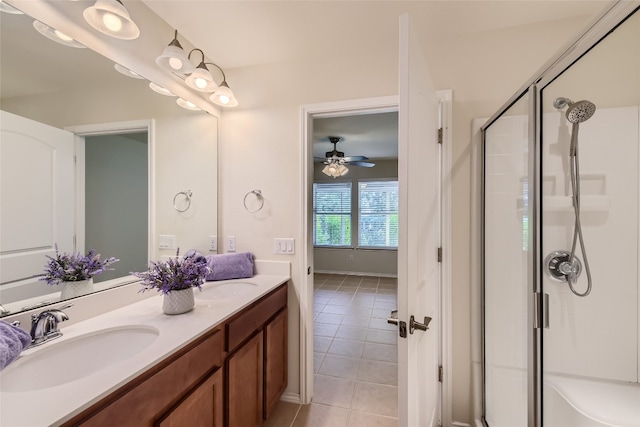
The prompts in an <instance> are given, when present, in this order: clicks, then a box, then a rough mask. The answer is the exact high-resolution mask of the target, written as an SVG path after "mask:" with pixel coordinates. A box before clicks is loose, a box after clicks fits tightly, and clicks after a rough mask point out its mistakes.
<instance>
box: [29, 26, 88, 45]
mask: <svg viewBox="0 0 640 427" xmlns="http://www.w3.org/2000/svg"><path fill="white" fill-rule="evenodd" d="M33 28H35V29H36V30H37V31H38V32H39V33H40V34H42V35H43V36H45V37H46V38H48V39H49V40H53V41H54V42H56V43H60V44H62V45H65V46H68V47H75V48H78V49H84V48H86V46H85V45H83V44H82V43H80V42H78V41H76V40H74V39H72V38H71V37H69V36H68V35H66V34H64V33H63V32H61V31H58V30H56V29H53V28H51V27H50V26H48V25H47V24H44V23H42V22H40V21H38V20H36V21H33Z"/></svg>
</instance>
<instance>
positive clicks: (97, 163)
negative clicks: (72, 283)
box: [0, 3, 218, 315]
mask: <svg viewBox="0 0 640 427" xmlns="http://www.w3.org/2000/svg"><path fill="white" fill-rule="evenodd" d="M18 5H19V3H18ZM33 23H34V18H32V17H30V16H28V15H26V14H8V13H4V12H3V13H0V43H1V45H0V55H1V58H0V66H1V70H0V73H1V74H0V79H1V80H0V109H1V110H2V114H3V116H2V121H1V122H0V125H1V127H2V128H3V131H5V128H6V127H11V126H15V125H16V124H15V122H16V121H17V123H18V124H17V125H18V126H22V129H25V132H34V131H39V130H40V128H42V129H44V131H47V130H50V131H52V132H54V135H55V132H57V131H60V132H67V133H68V134H69V135H71V137H72V141H71V144H72V145H71V147H72V151H71V154H70V156H71V157H70V159H71V160H70V162H71V163H60V164H58V165H57V169H56V167H53V171H54V172H56V173H58V175H52V176H53V178H51V179H49V180H48V181H47V180H46V178H45V181H43V182H38V181H37V180H35V181H34V180H32V179H31V176H33V175H36V174H35V173H29V172H30V171H32V172H33V171H34V170H37V171H40V170H42V168H43V164H44V165H45V167H46V166H47V158H46V156H45V158H44V163H43V159H42V158H40V163H38V161H39V157H38V156H37V155H35V154H33V152H34V150H31V151H29V149H28V148H25V147H24V146H20V148H19V150H22V151H18V152H16V153H14V155H15V156H17V157H16V161H12V162H9V163H11V165H9V164H5V163H8V162H4V163H3V175H2V182H1V184H2V192H1V193H0V196H1V198H2V203H1V206H2V209H3V211H2V215H0V226H1V228H2V234H0V264H1V265H0V267H1V271H0V304H1V305H2V308H1V309H0V311H3V314H4V315H7V314H14V313H16V312H19V311H21V310H25V309H29V308H32V307H34V306H36V307H37V306H39V305H45V304H50V303H55V302H58V301H60V300H61V299H66V298H69V297H73V296H74V295H77V294H73V293H64V294H63V292H62V291H61V289H60V286H49V285H47V284H46V282H44V281H42V280H38V277H33V276H37V275H38V274H42V273H43V272H44V269H45V264H46V262H47V258H46V255H53V254H54V253H55V246H56V245H57V246H58V249H59V251H60V252H61V253H63V252H66V253H82V254H84V253H87V251H89V250H90V249H94V250H95V251H96V252H98V253H100V254H102V257H103V258H105V257H111V256H113V257H116V258H118V259H120V261H119V262H117V263H115V264H113V265H112V266H111V268H113V270H109V271H107V272H105V273H103V274H101V275H99V276H95V278H94V284H93V290H95V291H98V290H103V289H108V288H110V287H112V286H118V285H122V284H126V283H130V282H131V280H132V279H133V278H132V276H130V272H132V271H142V270H144V269H145V268H146V266H147V263H148V261H149V260H156V259H159V258H161V257H162V256H170V255H173V254H175V252H176V250H177V249H178V248H180V249H181V252H186V251H187V250H188V249H191V248H197V249H200V250H204V249H205V248H206V247H207V246H206V239H207V237H208V236H209V235H215V234H217V233H216V229H217V226H216V222H217V216H216V212H217V194H216V191H215V188H216V182H217V180H216V177H217V168H216V163H217V140H216V138H217V125H218V124H217V118H216V117H215V116H213V115H210V114H207V113H204V112H202V111H200V112H194V111H188V110H184V109H182V108H180V107H179V106H178V105H177V104H176V98H175V97H168V96H163V95H159V94H157V93H155V92H153V91H152V90H150V88H149V82H148V81H147V80H146V79H140V78H133V77H131V76H128V75H126V73H125V74H123V73H121V72H118V71H117V70H116V67H115V64H114V62H113V61H112V60H110V59H107V58H105V57H103V56H102V55H99V54H97V53H96V52H94V51H92V50H91V49H88V48H75V47H70V46H66V45H62V44H59V43H56V42H54V41H52V40H49V39H47V38H45V37H44V36H43V35H42V34H40V33H39V32H38V31H36V29H35V28H34V24H33ZM141 31H144V28H141ZM168 37H170V34H169V35H168ZM162 48H163V45H161V44H160V45H159V46H158V51H161V49H162ZM139 77H140V76H139ZM61 130H62V131H61ZM15 133H16V132H15V130H14V134H15ZM17 133H19V134H20V135H22V131H18V132H17ZM176 137H178V140H176ZM51 138H53V137H51V136H45V137H41V138H40V139H42V140H46V141H47V142H48V141H50V140H51ZM184 139H186V141H185V140H184ZM7 140H9V138H3V139H2V141H7ZM5 145H6V144H5ZM5 145H3V150H4V149H5ZM61 152H63V150H58V151H57V152H56V157H60V155H59V153H61ZM21 153H22V154H21ZM5 158H8V156H5ZM5 160H6V159H5ZM9 166H11V167H9ZM193 166H196V168H194V167H193ZM199 166H200V167H201V169H200V170H199V171H198V167H199ZM70 169H72V170H73V172H72V173H68V172H69V170H70ZM194 169H195V170H196V171H197V172H200V173H199V174H198V173H194ZM159 171H162V174H161V175H162V176H158V175H159V174H158V172H159ZM61 172H62V175H64V176H62V177H60V176H59V175H60V173H61ZM52 173H53V172H52ZM156 176H157V178H156V179H154V177H156ZM45 177H46V175H45ZM17 182H21V185H20V186H18V185H16V183H17ZM44 187H55V188H54V189H53V190H52V191H51V192H50V193H51V194H54V195H55V198H56V199H55V200H53V201H51V200H47V196H46V194H45V193H46V192H45V191H42V188H44ZM185 190H189V191H191V193H192V194H193V198H192V200H191V205H190V209H189V210H187V211H185V212H180V211H181V210H182V208H183V206H179V210H180V211H179V210H178V209H175V207H174V204H175V203H174V201H175V202H176V203H178V204H181V203H183V202H184V201H183V200H182V199H181V197H178V199H175V197H174V196H175V195H177V194H180V192H181V191H185ZM41 193H42V194H41ZM51 197H54V196H51ZM65 197H66V199H62V198H65ZM58 198H60V199H58ZM69 200H70V201H71V202H69ZM45 201H46V203H44V202H45ZM43 206H45V207H46V208H43ZM49 206H54V207H55V206H58V210H55V209H54V210H52V211H50V210H48V207H49ZM52 218H54V219H55V221H53V220H52ZM42 223H44V225H43V224H42ZM43 230H44V231H43ZM38 232H40V233H44V235H45V236H49V237H48V238H45V239H40V238H38V236H39V235H38ZM157 234H162V235H167V236H170V237H172V239H170V240H171V241H172V242H173V243H172V244H170V245H169V247H167V248H165V249H160V248H157V246H158V245H157ZM12 263H13V264H12ZM16 264H18V266H17V267H16ZM7 266H9V267H7ZM3 314H0V315H3Z"/></svg>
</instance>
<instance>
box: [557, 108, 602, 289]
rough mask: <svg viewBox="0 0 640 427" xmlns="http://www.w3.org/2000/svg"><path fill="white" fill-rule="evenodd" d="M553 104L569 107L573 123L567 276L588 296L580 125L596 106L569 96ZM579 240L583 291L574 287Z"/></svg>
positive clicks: (590, 285)
mask: <svg viewBox="0 0 640 427" xmlns="http://www.w3.org/2000/svg"><path fill="white" fill-rule="evenodd" d="M553 106H554V107H556V108H557V109H562V108H564V107H568V108H567V112H566V114H565V115H566V117H567V120H568V121H569V122H570V123H571V124H572V128H571V145H570V146H569V163H570V165H571V191H572V198H573V211H574V216H575V222H574V227H573V241H572V244H571V254H570V255H569V261H568V262H569V263H570V264H571V266H572V267H571V269H570V270H571V271H570V272H569V273H568V274H566V275H565V278H566V280H567V283H568V284H569V288H570V289H571V292H573V293H574V294H575V295H577V296H579V297H586V296H587V295H589V294H590V293H591V287H592V281H591V269H590V268H589V261H588V260H587V251H586V249H585V246H584V237H583V236H582V224H581V222H580V161H579V156H578V129H579V127H580V123H582V122H585V121H587V120H589V119H590V118H591V116H593V114H594V113H595V112H596V106H595V104H594V103H592V102H590V101H578V102H573V101H571V100H570V99H568V98H556V99H555V100H554V101H553ZM578 241H580V249H581V252H582V258H583V259H584V265H585V271H586V272H587V289H586V290H585V291H584V292H582V293H580V292H578V291H576V290H575V288H574V284H575V282H576V280H577V274H576V273H577V272H578V271H579V268H578V266H577V262H575V261H574V258H575V252H576V246H577V243H578ZM574 264H575V265H574Z"/></svg>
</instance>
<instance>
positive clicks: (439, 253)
mask: <svg viewBox="0 0 640 427" xmlns="http://www.w3.org/2000/svg"><path fill="white" fill-rule="evenodd" d="M438 262H442V248H438Z"/></svg>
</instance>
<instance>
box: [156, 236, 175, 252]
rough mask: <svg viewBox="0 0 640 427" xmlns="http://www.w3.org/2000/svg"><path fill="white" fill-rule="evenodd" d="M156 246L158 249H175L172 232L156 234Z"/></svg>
mask: <svg viewBox="0 0 640 427" xmlns="http://www.w3.org/2000/svg"><path fill="white" fill-rule="evenodd" d="M158 247H159V248H160V249H175V248H176V236H175V235H173V234H160V235H159V236H158Z"/></svg>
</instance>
